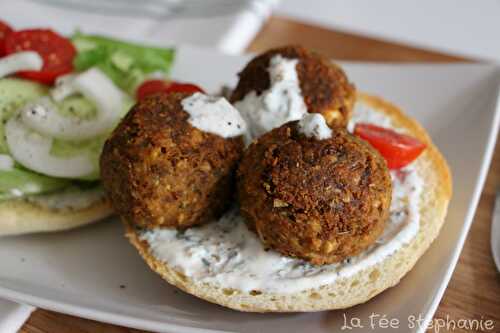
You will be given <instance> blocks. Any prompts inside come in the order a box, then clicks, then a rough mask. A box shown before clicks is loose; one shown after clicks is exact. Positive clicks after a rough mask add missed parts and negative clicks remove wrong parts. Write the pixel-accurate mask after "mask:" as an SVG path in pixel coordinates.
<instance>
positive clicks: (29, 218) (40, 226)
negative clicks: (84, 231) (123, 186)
mask: <svg viewBox="0 0 500 333" xmlns="http://www.w3.org/2000/svg"><path fill="white" fill-rule="evenodd" d="M112 214H113V210H112V209H111V205H110V204H109V202H108V201H107V200H104V199H102V200H98V201H96V202H94V203H92V204H91V205H90V206H89V207H86V208H82V209H62V210H60V209H50V208H47V207H44V206H40V205H37V204H35V203H31V202H27V201H23V200H7V201H5V202H1V203H0V236H10V235H21V234H27V233H35V232H53V231H62V230H68V229H73V228H76V227H80V226H84V225H87V224H91V223H94V222H98V221H100V220H102V219H104V218H106V217H109V216H111V215H112Z"/></svg>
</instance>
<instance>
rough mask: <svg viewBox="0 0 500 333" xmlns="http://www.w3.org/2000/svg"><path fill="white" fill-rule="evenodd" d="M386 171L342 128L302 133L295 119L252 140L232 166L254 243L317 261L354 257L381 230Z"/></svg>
mask: <svg viewBox="0 0 500 333" xmlns="http://www.w3.org/2000/svg"><path fill="white" fill-rule="evenodd" d="M391 189H392V184H391V176H390V173H389V170H388V169H387V165H386V162H385V160H384V159H383V157H382V156H381V155H380V154H379V153H378V152H377V151H376V150H375V149H374V148H372V147H371V146H370V145H369V144H368V143H366V142H365V141H363V140H360V139H359V138H357V137H355V136H353V135H352V134H350V133H348V132H347V130H345V129H344V128H340V127H339V128H336V129H334V130H333V131H332V137H331V138H329V139H325V140H316V139H315V138H308V137H306V136H305V135H303V134H301V133H300V132H299V131H298V129H297V122H291V123H287V124H284V125H282V126H281V127H279V128H275V129H273V130H272V131H270V132H268V133H266V134H264V135H263V136H261V137H260V138H258V140H255V141H254V142H253V143H252V144H251V145H250V146H249V147H248V149H247V150H246V152H245V155H244V157H243V159H242V161H241V163H240V165H239V169H238V192H239V201H240V209H241V214H242V215H243V217H245V220H246V222H247V225H248V227H249V228H250V230H252V231H254V232H256V234H257V235H258V237H259V238H260V240H261V241H262V243H263V244H264V245H265V246H266V247H269V248H272V249H274V250H276V251H278V252H280V253H282V254H283V255H286V256H291V257H297V258H300V259H303V260H307V261H309V262H311V263H312V264H316V265H323V264H329V263H334V262H339V261H342V260H344V259H346V258H347V257H350V256H354V255H356V254H358V253H360V252H361V251H363V250H365V249H366V248H367V247H368V246H370V245H371V244H373V243H374V242H375V240H376V239H377V238H378V237H379V236H380V235H381V233H382V231H383V230H384V226H385V221H386V219H387V217H388V215H389V207H390V203H391V192H392V191H391Z"/></svg>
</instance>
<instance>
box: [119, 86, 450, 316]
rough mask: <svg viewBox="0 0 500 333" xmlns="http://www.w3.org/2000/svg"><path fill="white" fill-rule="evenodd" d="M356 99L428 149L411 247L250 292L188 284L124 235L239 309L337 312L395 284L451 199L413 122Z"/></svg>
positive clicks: (436, 160) (444, 168) (155, 264)
mask: <svg viewBox="0 0 500 333" xmlns="http://www.w3.org/2000/svg"><path fill="white" fill-rule="evenodd" d="M357 100H358V102H361V103H366V104H368V105H369V106H371V107H372V108H374V109H376V110H378V111H380V112H382V113H384V114H386V115H387V116H389V117H391V119H392V122H393V123H394V124H395V125H396V126H399V127H403V128H406V129H407V130H408V131H409V132H410V133H411V134H412V135H413V136H415V137H417V138H418V139H419V140H421V141H423V142H425V143H426V144H427V149H426V150H425V152H424V153H423V154H422V156H420V157H419V159H418V160H417V161H416V162H415V163H417V170H418V171H417V172H418V173H419V175H420V176H421V177H422V179H423V180H424V189H423V191H422V193H423V195H422V197H421V202H420V213H421V220H420V229H419V232H418V234H417V235H416V237H415V238H414V239H413V240H412V241H411V242H410V243H408V244H406V245H405V246H403V247H401V248H400V249H399V250H398V251H397V252H395V253H394V254H393V255H391V256H388V257H387V258H386V259H385V260H383V261H382V262H380V263H378V264H377V265H374V266H371V267H368V268H366V269H364V270H362V271H360V272H358V273H356V274H354V275H353V276H351V277H348V278H342V279H338V280H336V281H335V282H334V283H332V284H329V285H323V286H318V287H316V288H313V289H309V290H304V291H302V292H297V293H290V294H282V293H270V292H262V293H261V294H256V293H252V294H250V293H245V292H242V291H240V290H233V289H226V288H224V286H220V285H214V284H208V283H200V282H198V281H196V280H193V279H192V278H190V277H187V276H185V275H183V274H182V273H179V272H178V271H176V270H175V268H174V267H171V266H169V265H166V264H165V263H163V262H161V261H158V260H157V259H156V258H155V257H154V256H153V255H152V254H151V252H150V249H149V247H148V244H147V243H146V242H145V241H141V240H140V238H139V235H138V234H137V232H136V231H135V229H133V228H130V227H129V228H128V229H127V231H126V236H127V237H128V239H129V240H130V242H131V243H132V244H133V245H134V246H135V247H136V248H137V250H138V251H139V253H140V254H141V256H142V257H143V258H144V259H145V261H146V262H147V263H148V265H149V266H150V268H151V269H152V270H154V271H155V272H157V273H158V274H160V275H161V276H162V277H163V278H164V279H165V280H167V281H168V282H169V283H171V284H173V285H175V286H177V287H178V288H180V289H182V290H184V291H185V292H187V293H190V294H193V295H195V296H197V297H200V298H202V299H205V300H207V301H209V302H213V303H216V304H219V305H222V306H226V307H229V308H232V309H235V310H240V311H248V312H310V311H323V310H333V309H342V308H347V307H351V306H354V305H356V304H360V303H364V302H366V301H368V300H369V299H371V298H373V297H374V296H376V295H378V294H379V293H381V292H382V291H384V290H386V289H387V288H390V287H392V286H394V285H396V284H397V283H398V282H399V281H400V279H401V278H402V277H403V276H404V275H405V274H406V273H407V272H408V271H409V270H411V268H412V267H413V266H414V265H415V263H416V262H417V260H418V259H419V258H420V257H421V256H422V255H423V254H424V252H425V251H426V250H427V248H428V247H429V246H430V244H431V243H432V241H433V240H434V239H435V238H436V237H437V235H438V234H439V231H440V229H441V227H442V225H443V223H444V220H445V217H446V212H447V209H448V203H449V200H450V198H451V195H452V180H451V174H450V170H449V168H448V165H447V163H446V160H445V159H444V157H443V156H442V155H441V153H440V152H439V150H438V149H437V147H436V146H435V145H434V144H433V143H432V141H431V139H430V137H429V136H428V134H427V133H426V131H425V130H424V129H423V128H422V127H421V126H420V125H419V124H418V122H416V121H415V120H413V119H411V118H409V117H407V116H405V115H404V114H403V113H402V112H401V111H400V110H399V109H398V108H397V107H396V106H394V105H392V104H390V103H388V102H386V101H384V100H382V99H380V98H377V97H373V96H369V95H366V94H358V97H357Z"/></svg>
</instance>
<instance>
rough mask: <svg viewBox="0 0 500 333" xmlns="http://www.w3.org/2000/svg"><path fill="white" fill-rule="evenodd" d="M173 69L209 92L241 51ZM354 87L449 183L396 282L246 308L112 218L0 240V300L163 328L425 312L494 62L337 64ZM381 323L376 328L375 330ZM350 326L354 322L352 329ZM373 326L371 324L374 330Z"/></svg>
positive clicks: (322, 323) (482, 167) (462, 199)
mask: <svg viewBox="0 0 500 333" xmlns="http://www.w3.org/2000/svg"><path fill="white" fill-rule="evenodd" d="M177 59H178V60H177V62H176V64H175V67H174V73H173V76H174V77H175V78H177V79H180V80H183V81H193V82H197V83H199V84H200V85H201V86H202V87H205V88H206V89H207V90H208V91H216V90H217V89H218V88H219V87H220V85H222V84H230V85H234V84H235V83H236V73H237V72H238V71H239V70H240V69H241V68H242V66H243V65H244V63H245V61H246V60H247V58H246V57H229V56H225V55H221V54H217V53H215V52H212V51H206V50H200V49H195V48H188V47H181V48H179V51H178V54H177ZM344 68H345V69H346V70H347V72H348V74H349V77H350V78H351V80H352V81H353V82H355V83H356V85H357V87H358V89H359V90H362V91H365V92H369V93H373V94H377V95H379V96H383V97H384V98H386V99H388V100H389V101H393V102H394V103H396V104H397V105H399V106H401V107H402V108H403V109H404V110H405V111H406V112H407V113H408V114H410V115H411V116H414V117H415V118H417V119H418V120H419V121H420V122H422V124H423V125H424V127H425V128H426V129H427V130H428V131H429V133H430V134H431V136H432V137H433V139H434V141H435V142H436V144H437V146H438V147H439V148H440V149H441V150H442V152H443V153H444V155H445V156H446V158H447V160H448V162H449V164H450V167H451V170H452V173H453V180H454V196H453V199H452V201H451V203H450V207H449V213H448V217H447V219H446V223H445V225H444V227H443V232H442V233H441V235H440V236H439V238H438V239H437V240H436V241H435V242H434V243H433V245H432V247H431V248H430V250H429V251H428V252H427V253H426V254H425V255H424V256H423V257H422V258H421V259H420V261H419V262H418V263H417V265H416V266H415V268H414V269H413V270H412V271H411V272H410V273H409V274H408V275H407V276H406V277H405V278H404V279H403V280H402V281H401V283H400V284H398V285H397V286H396V287H394V288H391V289H390V290H387V291H386V292H384V293H383V294H381V295H379V296H378V297H376V298H375V299H373V300H372V301H370V302H368V303H366V304H363V305H360V306H356V307H353V308H351V309H348V310H345V311H329V312H321V313H310V314H266V315H263V314H246V313H239V312H235V311H232V310H227V309H225V308H222V307H219V306H217V305H213V304H210V303H207V302H204V301H202V300H199V299H197V298H195V297H192V296H190V295H186V294H184V293H182V292H180V291H178V290H177V289H176V288H173V287H170V286H169V285H168V284H167V283H165V282H163V280H161V278H160V277H159V276H157V275H156V274H155V273H153V272H152V271H150V270H149V269H148V267H147V266H146V264H145V263H144V262H143V261H142V259H141V258H140V257H139V255H138V254H137V252H136V251H135V250H134V249H133V248H132V246H131V245H129V244H128V243H127V241H126V240H125V238H124V237H123V228H122V226H121V225H120V223H118V221H117V220H116V219H112V220H109V221H106V222H104V223H100V224H98V225H94V226H89V227H86V228H82V229H78V230H74V231H70V232H61V233H55V234H40V235H31V236H23V237H10V238H4V239H1V240H0V263H1V268H0V297H5V298H8V299H12V300H15V301H19V302H25V303H29V304H33V305H36V306H39V307H42V308H47V309H51V310H55V311H60V312H65V313H69V314H73V315H77V316H82V317H87V318H92V319H96V320H100V321H105V322H111V323H116V324H119V325H125V326H132V327H136V328H142V329H149V330H155V331H164V332H220V331H231V332H233V331H236V332H273V333H279V332H287V333H289V332H329V333H332V332H339V331H341V327H342V324H343V316H344V314H345V316H347V318H353V317H357V318H360V320H361V321H362V324H363V325H364V326H365V327H364V328H365V329H370V327H369V316H370V314H372V313H376V314H380V315H384V314H385V315H386V316H387V318H397V319H399V320H400V330H399V331H400V332H404V331H423V329H419V328H418V327H413V328H412V327H408V317H409V316H410V315H414V316H417V317H418V316H419V315H421V316H422V317H423V318H425V320H426V321H428V320H430V319H431V318H432V315H433V313H434V311H435V309H436V307H437V305H438V303H439V300H440V299H441V297H442V295H443V292H444V290H445V288H446V285H447V284H448V281H449V279H450V276H451V273H452V271H453V268H454V267H455V264H456V262H457V259H458V256H459V254H460V250H461V248H462V245H463V242H464V239H465V237H466V235H467V231H468V229H469V227H470V224H471V222H472V218H473V216H474V211H475V209H476V205H477V202H478V199H479V196H480V193H481V190H482V187H483V183H484V180H485V176H486V173H487V170H488V166H489V163H490V159H491V155H492V152H493V148H494V145H495V139H496V135H497V131H498V125H499V120H500V118H499V114H500V111H499V107H498V93H499V83H500V73H499V70H498V69H497V68H495V67H494V66H491V65H478V64H457V65H388V64H384V65H382V64H361V63H356V64H345V65H344ZM379 330H381V329H380V328H377V327H375V329H374V330H373V332H378V331H379ZM354 331H356V330H350V332H354ZM370 331H372V330H370Z"/></svg>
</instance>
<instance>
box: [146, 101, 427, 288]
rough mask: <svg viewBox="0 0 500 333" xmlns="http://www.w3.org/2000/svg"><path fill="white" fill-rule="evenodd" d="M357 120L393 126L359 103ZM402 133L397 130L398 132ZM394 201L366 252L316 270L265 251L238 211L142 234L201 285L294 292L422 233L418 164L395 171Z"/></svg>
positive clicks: (371, 261) (366, 263) (345, 273)
mask: <svg viewBox="0 0 500 333" xmlns="http://www.w3.org/2000/svg"><path fill="white" fill-rule="evenodd" d="M356 122H368V123H372V124H375V125H379V126H384V127H392V128H394V126H392V124H391V120H390V118H388V117H386V116H385V115H384V114H382V113H379V112H377V111H376V110H373V109H370V107H369V106H367V105H364V104H361V103H357V104H356V106H355V110H354V115H353V118H352V120H351V123H350V124H349V126H348V128H349V129H351V130H352V128H353V127H354V125H355V123H356ZM396 130H397V128H396ZM391 176H392V185H393V194H392V195H393V197H392V203H391V207H390V218H389V219H388V221H387V224H386V228H385V229H384V232H383V234H382V235H381V237H380V238H379V239H378V240H377V241H376V242H375V244H373V245H372V246H371V247H370V248H368V249H367V250H366V251H364V252H363V253H361V254H360V255H358V256H355V257H351V258H349V259H347V260H345V261H343V262H341V263H336V264H329V265H323V266H313V265H310V264H309V263H307V262H305V261H303V260H299V259H293V258H288V257H285V256H282V255H280V254H279V253H277V252H275V251H273V250H269V251H266V250H265V249H264V247H263V246H262V243H261V242H260V241H259V239H258V238H257V236H256V235H255V234H254V233H253V232H251V231H249V230H248V229H247V227H246V225H245V223H244V221H243V218H242V217H241V216H240V215H239V213H238V209H237V208H234V209H233V210H231V211H230V212H228V213H227V214H226V215H224V216H223V217H222V218H221V219H220V220H219V221H214V222H213V223H209V224H206V225H204V226H202V227H198V228H190V229H188V230H186V231H185V232H181V231H177V230H173V229H153V230H149V231H141V234H140V238H141V239H142V240H145V241H146V242H147V243H148V244H149V246H150V248H151V251H152V254H153V255H154V256H155V257H156V258H157V259H158V260H160V261H163V262H165V263H168V264H169V265H170V266H172V267H174V268H175V269H177V270H178V271H179V272H182V273H183V274H185V275H186V276H188V277H191V278H193V279H196V280H197V281H200V282H210V283H215V284H218V285H220V286H224V288H234V289H239V290H242V291H247V292H248V291H251V290H260V291H269V292H277V293H292V292H298V291H302V290H306V289H310V288H316V287H319V286H321V285H325V284H329V283H332V282H333V281H335V280H336V279H337V278H342V277H349V276H352V275H354V274H356V273H357V272H359V271H360V270H363V269H365V268H368V267H370V266H373V265H375V264H377V263H379V262H381V261H382V260H384V259H385V258H386V257H387V256H390V255H391V254H393V253H394V252H395V251H397V250H398V249H399V248H401V246H403V245H404V244H406V243H408V242H410V241H411V240H412V239H413V238H414V237H415V236H416V235H417V233H418V230H419V220H420V213H419V205H420V194H421V191H422V186H423V181H422V179H421V177H420V176H419V175H418V173H417V171H416V169H415V166H414V163H413V164H410V165H409V166H407V167H405V168H404V169H402V170H399V171H397V172H395V171H391Z"/></svg>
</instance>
